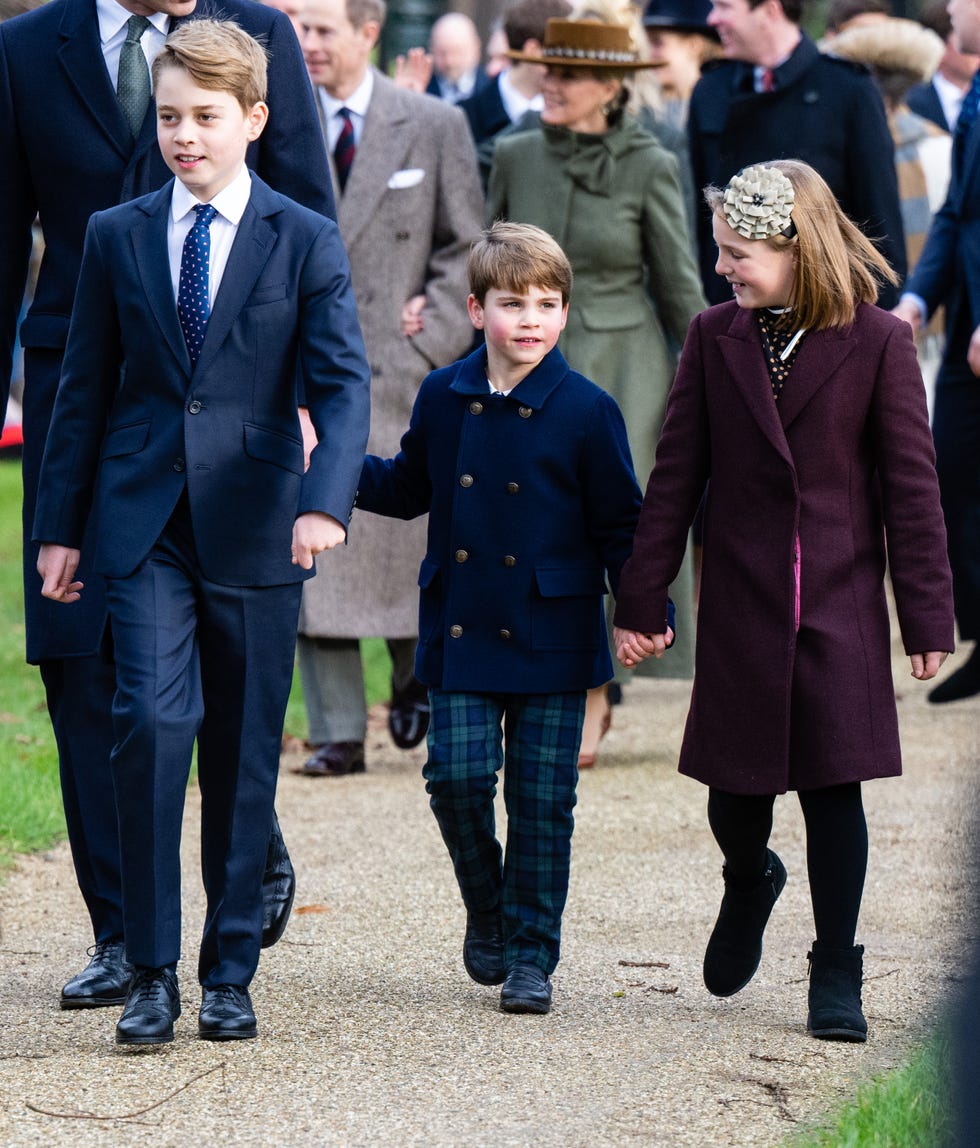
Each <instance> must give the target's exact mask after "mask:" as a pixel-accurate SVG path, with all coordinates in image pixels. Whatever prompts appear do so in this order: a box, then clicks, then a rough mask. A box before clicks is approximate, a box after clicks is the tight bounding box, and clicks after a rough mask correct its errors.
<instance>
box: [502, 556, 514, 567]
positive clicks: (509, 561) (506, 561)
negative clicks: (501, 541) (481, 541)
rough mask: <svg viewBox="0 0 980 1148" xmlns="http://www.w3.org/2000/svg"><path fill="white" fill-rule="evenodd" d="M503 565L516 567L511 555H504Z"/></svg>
mask: <svg viewBox="0 0 980 1148" xmlns="http://www.w3.org/2000/svg"><path fill="white" fill-rule="evenodd" d="M504 565H505V566H516V565H517V559H516V558H515V557H514V555H513V554H505V555H504Z"/></svg>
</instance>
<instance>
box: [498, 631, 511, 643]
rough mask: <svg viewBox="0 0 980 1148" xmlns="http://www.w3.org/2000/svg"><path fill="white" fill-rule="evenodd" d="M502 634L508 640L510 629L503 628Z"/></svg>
mask: <svg viewBox="0 0 980 1148" xmlns="http://www.w3.org/2000/svg"><path fill="white" fill-rule="evenodd" d="M500 636H501V638H503V640H504V641H505V642H506V641H508V640H509V639H510V630H501V631H500Z"/></svg>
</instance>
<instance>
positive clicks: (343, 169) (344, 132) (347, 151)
mask: <svg viewBox="0 0 980 1148" xmlns="http://www.w3.org/2000/svg"><path fill="white" fill-rule="evenodd" d="M337 115H338V116H341V117H343V121H344V123H343V127H341V129H340V135H339V136H338V137H337V143H336V145H335V147H334V149H333V161H334V165H335V166H336V168H337V182H338V183H339V184H340V190H341V191H343V190H344V188H345V187H346V186H347V177H348V176H349V175H350V169H351V166H352V165H353V163H354V151H355V148H354V125H353V124H352V123H351V118H350V111H349V110H348V109H347V108H341V109H340V111H339V112H338V113H337Z"/></svg>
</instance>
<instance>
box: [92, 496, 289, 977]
mask: <svg viewBox="0 0 980 1148" xmlns="http://www.w3.org/2000/svg"><path fill="white" fill-rule="evenodd" d="M107 585H108V602H109V614H110V618H111V622H112V633H113V641H114V645H115V660H116V699H115V706H114V720H115V728H116V744H115V748H114V749H113V752H112V771H113V778H114V781H115V788H116V802H117V807H118V811H119V831H120V843H121V858H122V886H123V911H124V918H125V934H126V951H127V955H128V957H129V959H130V960H131V961H132V962H133V963H134V964H137V965H148V966H152V967H160V966H164V965H170V964H174V963H175V962H176V961H177V959H178V957H179V955H180V931H181V913H180V831H181V822H182V818H183V808H184V793H185V790H186V786H187V779H188V774H189V771H190V766H191V755H192V752H193V748H194V741H195V739H197V744H198V776H199V783H200V787H201V860H202V869H203V874H204V886H205V891H206V893H207V917H206V920H205V925H204V937H203V939H202V943H201V950H200V958H199V967H198V973H199V977H200V980H201V983H202V984H204V985H208V986H215V985H219V984H236V985H247V984H248V983H249V982H250V981H251V979H252V976H253V974H254V972H255V969H256V967H257V965H258V960H259V950H260V946H261V935H262V894H261V890H262V874H263V869H264V866H265V858H266V849H267V845H268V839H269V825H270V824H271V822H272V814H273V802H274V798H275V791H276V780H277V777H278V772H279V751H280V741H281V736H282V725H283V718H284V716H285V712H286V702H287V700H288V697H289V690H290V685H291V682H292V671H293V655H294V649H295V639H296V623H297V619H298V614H299V602H300V593H301V588H302V584H301V583H295V584H291V585H285V586H273V587H262V588H244V589H243V588H238V587H230V586H221V585H218V584H216V583H214V582H210V581H209V580H208V579H207V578H206V577H205V576H204V574H203V573H202V571H201V569H200V566H199V563H198V559H197V553H196V549H195V546H194V541H193V535H192V531H191V525H190V516H189V509H188V503H187V500H186V497H182V498H181V500H180V502H179V503H178V506H177V509H176V510H175V511H174V514H173V516H172V517H171V519H170V522H169V523H168V525H167V527H166V529H165V530H164V532H163V534H162V535H161V536H160V539H159V540H158V542H157V543H156V545H155V546H154V548H153V550H152V551H151V552H150V555H149V557H148V558H147V560H146V561H145V562H144V563H143V564H142V565H141V566H140V567H139V568H138V569H137V570H136V571H135V573H133V574H132V575H131V576H130V577H128V578H119V579H114V578H113V579H108V580H107Z"/></svg>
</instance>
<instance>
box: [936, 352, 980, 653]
mask: <svg viewBox="0 0 980 1148" xmlns="http://www.w3.org/2000/svg"><path fill="white" fill-rule="evenodd" d="M932 433H933V438H934V440H935V443H936V471H937V473H938V475H939V491H940V495H941V497H942V503H943V516H944V518H945V520H946V546H947V551H948V553H949V564H950V567H951V569H952V571H953V604H954V606H955V609H956V621H957V625H958V626H959V631H960V637H961V638H962V639H963V640H964V641H976V640H978V639H980V379H978V378H977V377H976V376H975V375H974V374H973V373H972V371H970V369H969V367H967V366H966V363H965V362H955V363H953V362H950V361H949V358H947V361H946V362H945V363H943V366H942V369H941V371H940V372H939V378H938V379H937V381H936V405H935V410H934V413H933V420H932Z"/></svg>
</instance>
